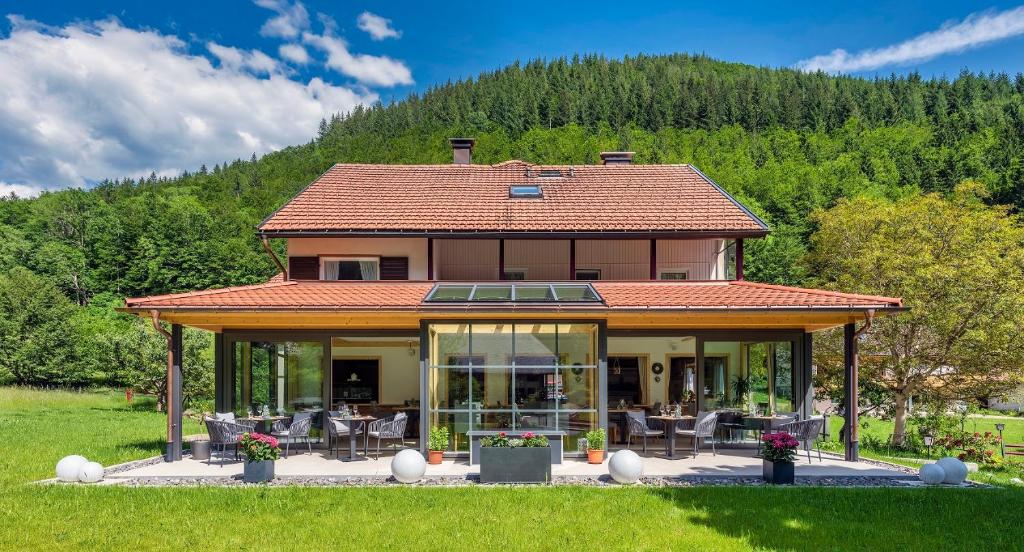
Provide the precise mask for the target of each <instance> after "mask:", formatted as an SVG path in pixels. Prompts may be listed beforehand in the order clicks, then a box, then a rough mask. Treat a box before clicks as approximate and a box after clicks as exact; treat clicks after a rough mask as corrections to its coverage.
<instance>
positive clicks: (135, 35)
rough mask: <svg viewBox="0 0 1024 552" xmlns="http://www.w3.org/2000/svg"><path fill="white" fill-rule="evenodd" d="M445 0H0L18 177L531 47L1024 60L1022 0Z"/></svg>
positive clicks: (357, 96) (298, 136)
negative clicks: (165, 1)
mask: <svg viewBox="0 0 1024 552" xmlns="http://www.w3.org/2000/svg"><path fill="white" fill-rule="evenodd" d="M430 4H431V3H427V2H422V1H421V2H405V1H396V2H363V3H358V2H348V3H340V2H326V1H313V0H308V1H304V2H294V1H292V0H254V1H243V0H237V1H233V2H210V1H208V0H207V1H205V2H199V1H191V0H187V1H178V2H176V3H174V4H170V5H167V6H163V5H159V3H155V2H154V3H141V2H113V1H95V2H71V1H60V0H51V1H49V2H10V1H4V2H0V15H4V16H7V17H6V18H5V19H3V20H2V21H0V88H2V89H4V90H6V91H7V92H8V94H9V96H11V97H12V98H13V100H14V101H9V102H7V103H6V106H0V193H6V192H9V191H16V192H18V193H22V194H24V193H34V192H36V191H38V190H39V189H42V188H58V187H66V186H88V185H90V184H91V183H94V182H96V181H97V180H100V179H102V178H107V177H118V176H137V175H141V174H148V173H149V172H151V171H156V172H158V173H160V174H176V173H177V172H180V171H181V170H183V169H194V168H195V167H196V166H198V165H199V164H201V163H207V164H211V165H212V164H213V163H215V162H219V161H223V160H225V159H233V158H236V157H243V158H245V157H248V156H249V155H250V154H251V153H253V152H255V153H257V154H263V153H266V152H268V151H272V150H274V149H278V148H280V147H284V146H287V145H290V144H294V143H300V142H304V141H306V140H308V138H309V137H310V136H311V135H312V133H313V131H314V130H315V123H316V121H318V120H319V119H320V117H322V116H323V115H325V114H329V113H332V112H337V111H344V110H347V109H351V107H352V106H354V105H356V104H357V103H366V102H372V101H375V100H378V99H379V100H382V101H390V100H393V99H401V98H403V97H405V96H406V95H407V94H408V93H409V92H411V91H422V90H424V89H425V88H427V87H429V86H431V85H434V84H438V83H443V82H445V81H447V80H450V79H451V80H455V79H458V78H462V77H468V76H473V75H475V74H477V73H479V72H480V71H486V70H491V69H495V68H498V67H501V66H504V65H506V64H508V63H511V62H512V61H514V60H516V59H531V58H535V57H542V58H553V57H558V56H569V55H572V54H573V53H577V52H579V53H601V54H604V55H606V56H609V57H621V56H623V55H631V54H638V53H648V54H656V53H667V52H703V53H706V54H708V55H710V56H712V57H716V58H720V59H724V60H728V61H736V62H743V63H749V64H754V65H767V66H773V67H781V66H786V67H801V68H805V69H816V68H820V69H823V70H827V71H830V72H845V73H853V74H858V75H874V74H882V75H888V74H889V73H891V72H899V73H902V72H907V71H912V70H917V71H920V72H921V73H923V74H924V75H925V76H939V75H948V76H955V75H956V74H957V73H958V72H959V71H960V70H961V69H963V68H968V69H970V70H973V71H986V72H987V71H1005V72H1008V73H1011V74H1013V73H1017V72H1024V55H1021V54H1022V53H1024V8H1021V7H1020V4H1019V3H1018V4H1015V3H1009V2H991V3H984V4H979V3H977V2H941V1H933V2H924V1H915V2H879V3H834V4H832V3H828V2H820V1H819V2H789V3H785V4H778V5H771V3H766V2H736V3H729V4H726V3H715V2H707V1H704V2H679V3H670V2H641V1H634V2H627V3H623V2H587V3H578V4H577V3H572V4H570V3H565V4H561V3H557V2H550V1H549V2H530V1H519V2H514V3H513V2H508V3H498V2H492V3H487V2H481V3H438V4H437V5H430ZM837 49H841V50H843V52H839V53H836V52H835V51H836V50H837ZM110 87H114V88H113V92H112V91H111V88H110ZM9 99H10V98H9Z"/></svg>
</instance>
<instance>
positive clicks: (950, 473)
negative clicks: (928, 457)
mask: <svg viewBox="0 0 1024 552" xmlns="http://www.w3.org/2000/svg"><path fill="white" fill-rule="evenodd" d="M936 464H938V465H940V466H942V470H943V471H944V472H946V479H944V480H943V481H944V482H945V483H946V484H947V485H959V484H961V483H963V482H964V480H965V479H967V464H964V463H963V462H961V461H960V459H959V458H953V457H952V456H946V457H945V458H939V461H938V462H936Z"/></svg>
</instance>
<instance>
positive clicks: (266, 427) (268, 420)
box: [239, 416, 288, 433]
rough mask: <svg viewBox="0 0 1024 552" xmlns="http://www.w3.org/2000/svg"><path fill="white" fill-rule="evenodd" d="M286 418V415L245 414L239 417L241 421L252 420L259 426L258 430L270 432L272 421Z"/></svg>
mask: <svg viewBox="0 0 1024 552" xmlns="http://www.w3.org/2000/svg"><path fill="white" fill-rule="evenodd" d="M286 419H288V416H245V417H243V418H239V420H241V421H243V422H253V423H254V424H255V425H256V426H259V431H260V432H262V433H270V432H271V431H273V425H274V422H277V421H280V420H286Z"/></svg>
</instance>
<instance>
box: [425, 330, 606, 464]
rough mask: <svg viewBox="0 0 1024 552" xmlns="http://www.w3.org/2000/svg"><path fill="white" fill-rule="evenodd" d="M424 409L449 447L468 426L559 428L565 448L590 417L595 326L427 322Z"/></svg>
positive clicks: (462, 438) (461, 444) (457, 444)
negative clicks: (445, 432) (443, 430)
mask: <svg viewBox="0 0 1024 552" xmlns="http://www.w3.org/2000/svg"><path fill="white" fill-rule="evenodd" d="M429 340H430V341H429V347H430V349H429V362H430V365H429V369H428V374H427V385H428V391H427V396H428V399H427V400H428V409H429V411H428V416H429V418H428V419H429V421H430V425H431V427H436V426H447V427H448V428H449V432H450V433H451V435H452V440H451V443H450V448H451V449H452V450H468V448H469V440H468V439H467V436H466V432H468V431H470V430H473V429H508V430H522V429H529V428H536V429H552V430H561V431H566V432H567V434H568V436H567V438H566V443H565V446H566V449H567V450H574V447H575V445H576V440H577V439H578V438H579V437H580V436H581V434H582V433H583V432H585V431H589V430H590V429H593V428H594V427H596V424H597V326H596V325H594V324H553V323H472V324H469V323H467V324H432V325H431V326H430V330H429Z"/></svg>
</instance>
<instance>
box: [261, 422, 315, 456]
mask: <svg viewBox="0 0 1024 552" xmlns="http://www.w3.org/2000/svg"><path fill="white" fill-rule="evenodd" d="M312 424H313V413H312V412H296V413H295V415H294V416H292V423H291V424H289V425H288V427H284V424H279V423H278V422H274V430H273V431H272V432H271V433H270V434H271V435H273V436H274V437H277V439H278V441H283V442H284V457H285V458H288V449H289V448H290V446H291V444H292V442H298V440H299V439H301V440H303V441H305V443H306V448H308V449H309V452H310V454H312V453H313V444H312V442H311V441H310V439H309V428H310V427H311V426H312Z"/></svg>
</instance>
